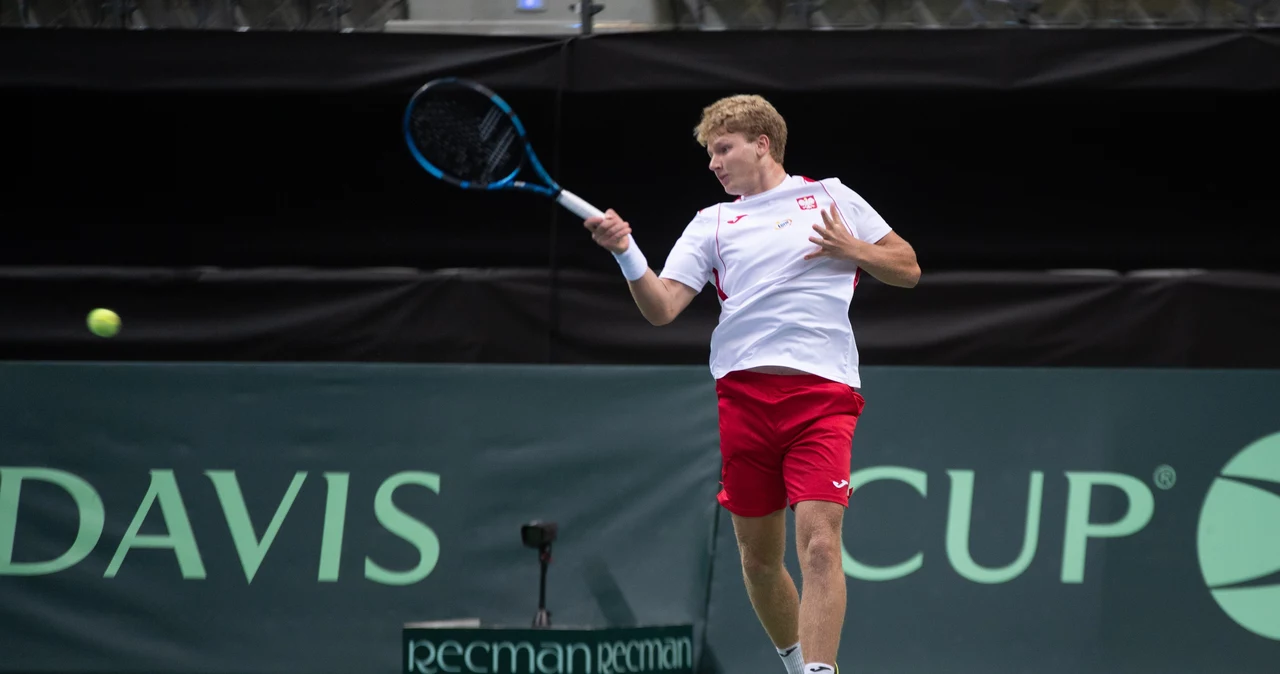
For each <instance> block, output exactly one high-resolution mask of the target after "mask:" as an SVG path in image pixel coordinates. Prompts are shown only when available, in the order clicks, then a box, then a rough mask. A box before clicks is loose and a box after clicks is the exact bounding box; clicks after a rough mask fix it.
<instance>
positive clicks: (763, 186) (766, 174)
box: [742, 164, 787, 197]
mask: <svg viewBox="0 0 1280 674" xmlns="http://www.w3.org/2000/svg"><path fill="white" fill-rule="evenodd" d="M786 179H787V171H786V169H784V168H782V167H781V166H780V165H778V164H772V165H770V166H769V167H768V168H765V169H763V170H762V171H761V173H760V182H758V183H757V184H756V188H755V189H753V190H749V191H747V192H746V193H744V194H743V195H742V196H744V197H754V196H755V195H757V194H764V193H765V192H768V191H769V190H771V189H773V188H775V187H777V186H778V185H781V184H782V181H784V180H786Z"/></svg>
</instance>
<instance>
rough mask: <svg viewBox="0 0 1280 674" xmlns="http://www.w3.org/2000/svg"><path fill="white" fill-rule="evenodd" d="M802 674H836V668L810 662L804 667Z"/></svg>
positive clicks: (823, 663) (822, 663)
mask: <svg viewBox="0 0 1280 674" xmlns="http://www.w3.org/2000/svg"><path fill="white" fill-rule="evenodd" d="M804 674H836V668H835V667H832V666H831V665H828V664H827V663H825V662H810V663H807V664H806V665H805V666H804Z"/></svg>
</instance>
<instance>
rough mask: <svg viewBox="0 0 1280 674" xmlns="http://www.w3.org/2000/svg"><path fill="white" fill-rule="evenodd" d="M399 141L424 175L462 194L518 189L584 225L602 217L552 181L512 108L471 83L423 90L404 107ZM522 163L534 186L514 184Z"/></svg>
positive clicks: (450, 81) (440, 83)
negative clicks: (559, 208) (552, 203)
mask: <svg viewBox="0 0 1280 674" xmlns="http://www.w3.org/2000/svg"><path fill="white" fill-rule="evenodd" d="M404 139H405V142H407V143H408V144H409V152H410V153H412V154H413V158H414V159H416V160H417V161H418V163H419V164H421V165H422V168H424V169H426V170H427V173H430V174H431V175H433V176H435V177H436V178H439V179H440V180H443V181H445V182H447V183H450V184H452V185H455V186H457V187H460V188H462V189H470V190H523V191H526V192H533V193H534V194H540V195H542V196H544V197H549V198H551V199H554V200H555V201H556V203H558V204H560V205H561V206H564V207H565V208H566V209H568V210H570V211H572V212H573V213H575V214H577V215H578V216H580V217H582V219H584V220H585V219H587V218H593V217H597V218H602V217H604V213H603V212H601V211H600V209H598V208H596V207H595V206H592V205H591V204H589V203H587V202H586V201H584V200H583V199H582V198H581V197H579V196H578V195H576V194H573V193H572V192H570V191H568V190H566V189H564V188H563V187H560V185H559V184H557V183H556V181H555V180H553V179H552V178H551V175H550V174H548V173H547V170H546V169H544V168H543V167H542V162H540V161H538V156H537V155H536V154H534V152H533V146H532V145H531V144H530V143H529V138H528V136H527V135H526V134H525V128H524V125H523V124H521V123H520V118H519V117H517V116H516V113H515V112H513V111H512V110H511V106H510V105H508V104H507V102H506V101H504V100H502V98H501V97H500V96H498V95H497V94H495V93H493V92H492V91H490V90H489V89H487V88H485V87H484V86H483V85H481V84H478V83H476V82H472V81H469V80H464V79H460V78H456V77H446V78H442V79H438V80H432V81H431V82H428V83H426V84H425V85H423V86H422V88H421V89H418V91H417V92H415V93H414V94H413V97H412V98H411V99H410V100H409V105H408V106H407V107H406V108H405V111H404ZM526 164H527V165H528V166H529V167H531V168H532V169H533V171H534V172H535V173H536V174H537V176H538V179H539V182H536V183H535V182H525V181H523V180H518V179H517V176H518V175H519V173H520V171H521V170H522V169H524V168H525V166H526Z"/></svg>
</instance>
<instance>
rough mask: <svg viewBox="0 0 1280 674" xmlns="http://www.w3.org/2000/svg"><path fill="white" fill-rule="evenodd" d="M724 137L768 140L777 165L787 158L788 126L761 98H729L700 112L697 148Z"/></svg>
mask: <svg viewBox="0 0 1280 674" xmlns="http://www.w3.org/2000/svg"><path fill="white" fill-rule="evenodd" d="M726 133H741V134H743V135H745V136H746V137H747V139H748V140H751V141H754V140H755V139H756V138H759V137H760V136H768V137H769V156H771V157H773V160H774V161H776V162H778V163H779V164H781V163H782V158H783V157H784V156H786V152H787V122H786V120H784V119H783V118H782V115H781V114H779V113H778V111H777V110H776V109H775V108H774V107H773V105H772V104H771V103H769V101H766V100H765V99H764V98H762V97H760V96H755V95H738V96H729V97H727V98H722V99H720V100H718V101H716V102H715V103H712V104H711V105H708V106H707V107H705V108H703V110H702V121H701V122H699V123H698V126H697V128H695V129H694V130H693V134H694V137H695V138H697V139H698V144H700V145H702V146H703V147H706V146H707V143H709V142H710V141H711V140H712V139H713V138H715V137H716V136H719V135H722V134H726Z"/></svg>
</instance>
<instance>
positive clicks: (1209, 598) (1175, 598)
mask: <svg viewBox="0 0 1280 674" xmlns="http://www.w3.org/2000/svg"><path fill="white" fill-rule="evenodd" d="M864 380H865V382H866V390H865V392H864V393H865V396H866V398H867V407H866V410H865V411H864V413H863V417H862V419H861V420H860V421H859V424H858V430H857V436H856V438H855V440H854V452H853V466H852V470H851V475H850V482H851V483H852V484H853V485H854V487H855V490H854V493H853V497H852V499H851V501H850V507H849V511H848V513H847V516H846V521H845V526H844V532H843V534H844V540H843V550H842V552H843V554H842V559H843V568H844V571H845V575H846V577H847V579H848V592H849V594H848V599H849V608H848V613H847V615H846V616H845V628H844V632H843V634H842V638H841V662H840V664H841V667H842V669H844V670H846V671H864V672H913V673H917V674H919V673H926V672H927V673H938V674H942V673H954V672H973V673H978V672H982V673H988V672H1033V673H1035V674H1078V673H1079V672H1105V673H1108V674H1120V673H1123V674H1167V673H1169V672H1179V673H1188V672H1191V673H1204V674H1221V673H1222V672H1231V673H1232V674H1274V672H1276V671H1277V669H1276V663H1277V662H1280V371H1276V372H1270V371H1268V372H1256V371H1255V372H1249V371H1161V370H1090V369H1061V370H1052V369H1044V370H1041V369H962V368H957V369H940V368H887V369H881V368H866V377H865V379H864ZM733 545H734V541H733V537H732V533H731V532H728V531H725V530H724V529H722V530H721V538H720V541H719V547H718V549H719V550H725V551H730V550H733V549H734V548H733ZM788 565H789V567H790V568H791V569H792V571H793V572H794V573H797V575H798V571H799V564H798V562H797V561H796V558H795V555H794V551H792V552H791V553H790V554H789V556H788ZM739 573H740V572H739V564H738V562H737V561H736V560H734V559H733V558H732V557H731V556H729V555H719V556H717V565H716V572H715V575H714V581H713V587H712V597H713V603H712V611H711V620H710V622H709V624H708V644H709V648H710V649H711V651H712V656H713V657H714V658H715V660H716V661H718V662H719V663H720V665H721V666H722V667H723V669H724V671H729V672H733V671H746V669H747V668H753V667H757V666H758V663H761V662H766V661H768V659H769V658H773V657H776V656H775V655H774V654H773V649H772V647H770V645H769V644H767V643H761V642H760V641H758V640H757V639H753V638H744V637H743V636H741V635H744V634H746V635H751V634H753V633H758V632H759V628H758V627H757V626H756V624H754V622H753V621H754V615H753V614H752V610H751V605H750V602H749V600H748V599H747V596H746V593H745V591H744V590H743V589H742V581H741V580H740V578H739V577H738V575H739Z"/></svg>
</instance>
